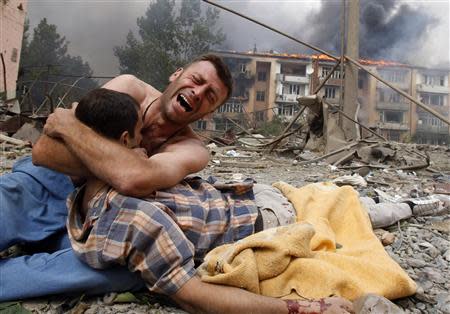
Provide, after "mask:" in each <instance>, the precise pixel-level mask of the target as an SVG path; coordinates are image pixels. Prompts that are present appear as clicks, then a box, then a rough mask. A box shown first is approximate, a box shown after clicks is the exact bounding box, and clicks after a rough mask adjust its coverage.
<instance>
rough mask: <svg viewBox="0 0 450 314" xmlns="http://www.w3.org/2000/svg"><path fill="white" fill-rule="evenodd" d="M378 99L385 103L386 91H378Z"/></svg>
mask: <svg viewBox="0 0 450 314" xmlns="http://www.w3.org/2000/svg"><path fill="white" fill-rule="evenodd" d="M378 99H379V101H380V102H384V90H381V89H380V90H379V91H378Z"/></svg>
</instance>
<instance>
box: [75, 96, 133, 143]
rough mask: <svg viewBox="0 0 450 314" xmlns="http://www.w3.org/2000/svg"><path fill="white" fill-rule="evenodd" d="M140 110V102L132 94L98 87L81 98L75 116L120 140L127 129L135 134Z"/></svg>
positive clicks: (101, 132)
mask: <svg viewBox="0 0 450 314" xmlns="http://www.w3.org/2000/svg"><path fill="white" fill-rule="evenodd" d="M138 110H139V104H138V103H137V102H136V101H135V100H134V99H133V98H132V97H131V96H130V95H128V94H125V93H120V92H116V91H113V90H110V89H106V88H97V89H94V90H92V91H90V92H89V93H87V94H86V95H85V96H84V97H83V98H82V99H81V100H80V102H79V103H78V106H77V107H76V109H75V116H76V117H77V118H78V120H80V121H81V122H83V123H84V124H86V125H87V126H89V127H90V128H91V129H93V130H94V131H96V132H97V133H99V134H101V135H103V136H105V137H107V138H110V139H115V140H118V139H120V136H121V135H122V133H123V132H125V131H128V133H129V134H130V136H132V137H133V136H134V129H135V127H136V123H137V121H138V118H139V114H138Z"/></svg>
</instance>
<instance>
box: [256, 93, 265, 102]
mask: <svg viewBox="0 0 450 314" xmlns="http://www.w3.org/2000/svg"><path fill="white" fill-rule="evenodd" d="M265 100H266V92H265V91H257V92H256V101H265Z"/></svg>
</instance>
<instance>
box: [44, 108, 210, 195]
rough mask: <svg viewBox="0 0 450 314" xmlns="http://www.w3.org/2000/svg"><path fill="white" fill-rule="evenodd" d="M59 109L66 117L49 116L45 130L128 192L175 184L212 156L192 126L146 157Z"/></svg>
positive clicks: (146, 192) (91, 168) (140, 192)
mask: <svg viewBox="0 0 450 314" xmlns="http://www.w3.org/2000/svg"><path fill="white" fill-rule="evenodd" d="M60 113H61V114H59V115H58V117H59V118H58V119H63V120H64V121H57V122H56V123H55V124H54V123H53V122H55V121H54V120H53V119H49V120H47V124H46V125H45V128H44V132H46V133H48V134H49V135H50V136H52V137H53V136H54V137H57V138H61V139H62V140H63V142H64V143H65V144H66V147H67V148H68V149H69V150H70V151H71V152H72V153H73V154H74V155H75V156H76V157H77V158H78V159H79V160H80V161H81V163H82V164H83V165H86V167H87V168H88V170H89V172H91V173H92V174H93V175H94V176H95V177H97V178H98V179H100V180H102V181H104V182H107V183H108V184H109V185H111V186H112V187H114V188H115V189H116V190H117V191H118V192H119V193H122V194H125V195H129V196H134V197H143V196H146V195H149V194H150V193H151V192H153V191H155V190H159V189H164V188H168V187H171V186H174V185H175V184H177V183H178V182H180V181H181V180H182V179H183V178H184V177H185V176H186V175H188V174H190V173H194V172H197V171H199V170H201V169H203V168H204V167H205V166H206V165H207V163H208V160H209V153H208V151H207V150H206V148H205V147H204V146H203V144H202V143H201V141H200V140H199V139H197V138H195V137H194V135H193V133H192V131H189V129H188V130H187V131H186V132H184V134H180V135H179V136H177V137H174V138H173V139H171V141H170V142H168V143H166V144H165V145H164V146H163V147H161V149H160V150H159V151H158V152H157V153H156V154H155V155H153V156H151V157H150V158H148V159H143V158H142V157H141V156H139V155H138V154H136V153H135V152H133V150H130V149H128V148H126V147H124V146H123V145H120V144H119V143H117V142H114V141H112V140H109V139H106V138H104V137H102V136H100V135H98V134H97V133H96V132H94V131H93V130H92V129H90V128H89V127H87V126H86V125H84V124H83V123H81V122H80V121H78V119H76V118H75V116H74V115H73V114H72V113H71V112H70V111H68V110H65V111H61V112H60ZM54 118H55V117H54ZM55 119H56V118H55ZM61 126H64V127H61ZM87 139H89V140H87Z"/></svg>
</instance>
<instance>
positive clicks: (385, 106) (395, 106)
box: [376, 102, 410, 111]
mask: <svg viewBox="0 0 450 314" xmlns="http://www.w3.org/2000/svg"><path fill="white" fill-rule="evenodd" d="M376 107H377V109H379V110H398V111H409V108H410V105H409V104H406V103H401V102H397V103H393V102H377V106H376Z"/></svg>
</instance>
